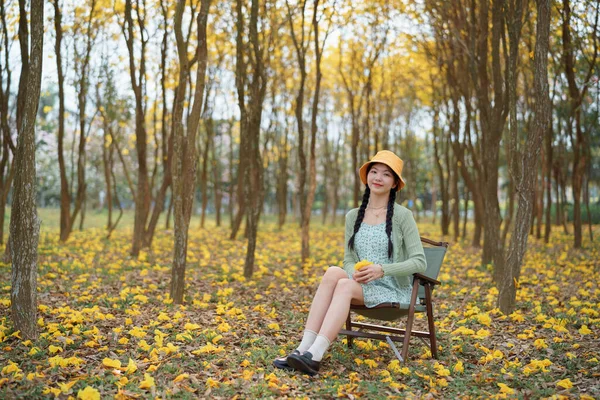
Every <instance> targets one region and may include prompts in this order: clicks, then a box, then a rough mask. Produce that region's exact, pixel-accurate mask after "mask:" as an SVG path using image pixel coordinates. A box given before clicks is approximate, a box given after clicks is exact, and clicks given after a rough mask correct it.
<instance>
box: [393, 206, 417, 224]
mask: <svg viewBox="0 0 600 400" xmlns="http://www.w3.org/2000/svg"><path fill="white" fill-rule="evenodd" d="M406 218H414V217H413V213H412V211H411V210H409V209H408V208H406V207H404V206H402V205H400V204H398V203H396V204H394V219H396V221H397V222H398V223H401V222H402V221H405V220H406Z"/></svg>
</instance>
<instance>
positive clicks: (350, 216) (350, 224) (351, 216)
mask: <svg viewBox="0 0 600 400" xmlns="http://www.w3.org/2000/svg"><path fill="white" fill-rule="evenodd" d="M355 221H356V209H353V210H350V211H348V213H347V214H346V230H345V235H344V269H345V270H346V271H352V270H353V268H354V264H356V263H357V262H358V257H357V256H356V252H354V251H352V250H351V249H349V248H348V240H350V237H351V236H352V233H353V231H354V222H355Z"/></svg>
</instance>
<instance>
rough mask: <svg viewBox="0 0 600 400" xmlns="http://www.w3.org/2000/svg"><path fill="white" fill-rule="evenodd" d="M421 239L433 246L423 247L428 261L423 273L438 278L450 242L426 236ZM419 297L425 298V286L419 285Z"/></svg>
mask: <svg viewBox="0 0 600 400" xmlns="http://www.w3.org/2000/svg"><path fill="white" fill-rule="evenodd" d="M421 241H422V242H423V243H426V244H429V245H431V246H432V247H423V251H425V260H426V261H427V269H426V270H425V272H424V273H423V275H425V276H427V277H429V278H432V279H437V277H438V275H439V273H440V269H441V267H442V263H443V262H444V256H445V255H446V250H447V249H448V243H446V242H434V241H432V240H429V239H425V238H421ZM419 298H425V288H423V286H421V287H419Z"/></svg>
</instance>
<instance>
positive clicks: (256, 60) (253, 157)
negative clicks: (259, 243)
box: [236, 0, 267, 278]
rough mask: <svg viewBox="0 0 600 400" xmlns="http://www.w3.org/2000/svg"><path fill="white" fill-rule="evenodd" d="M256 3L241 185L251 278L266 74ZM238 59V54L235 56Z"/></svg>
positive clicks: (258, 209) (253, 6) (260, 178)
mask: <svg viewBox="0 0 600 400" xmlns="http://www.w3.org/2000/svg"><path fill="white" fill-rule="evenodd" d="M241 1H242V0H237V2H236V3H237V8H238V11H239V13H238V18H240V19H241V18H243V17H242V15H241V9H242V6H241ZM258 3H259V0H252V4H251V8H250V21H249V25H248V31H249V32H248V38H249V44H250V47H249V48H250V49H251V51H252V52H253V57H250V59H251V62H252V67H253V68H252V81H251V82H250V83H249V92H250V93H249V94H250V96H249V100H248V104H247V105H248V106H249V108H248V110H249V113H248V115H247V117H248V122H247V125H246V126H247V128H248V144H249V146H248V150H249V151H248V154H249V157H248V158H249V160H248V174H247V176H248V179H247V181H246V182H245V186H246V191H245V193H246V195H247V198H248V206H247V207H246V210H247V214H246V216H247V222H246V223H247V225H246V228H247V235H246V236H247V239H248V246H247V251H246V260H245V262H244V276H245V277H246V278H250V277H252V274H253V273H254V255H255V250H256V235H257V232H258V221H259V218H260V212H261V204H258V203H259V200H260V199H261V198H262V191H263V171H262V157H261V154H260V123H261V119H262V108H263V101H264V99H265V92H266V89H267V74H266V71H265V67H264V64H263V50H262V49H261V46H260V41H259V36H258ZM238 56H240V54H238Z"/></svg>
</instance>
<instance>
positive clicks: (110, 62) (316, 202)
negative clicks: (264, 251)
mask: <svg viewBox="0 0 600 400" xmlns="http://www.w3.org/2000/svg"><path fill="white" fill-rule="evenodd" d="M212 3H213V4H210V2H208V1H206V0H202V1H201V0H197V1H194V0H192V1H179V2H176V3H173V2H166V1H164V0H157V1H146V0H125V1H122V0H118V1H113V2H110V1H105V0H89V1H85V2H81V3H74V2H69V1H60V0H52V1H50V2H48V3H47V4H45V5H44V4H41V5H40V4H38V3H34V2H32V3H31V4H29V3H27V2H26V1H24V0H21V1H19V2H18V3H17V2H14V1H7V0H0V19H1V27H2V28H1V29H0V38H1V42H2V46H1V47H0V49H1V50H0V56H1V57H0V60H1V61H0V62H1V64H0V70H1V72H2V73H1V79H2V80H1V81H0V83H1V85H0V126H1V128H2V135H1V139H2V155H1V157H0V213H2V214H3V215H4V213H5V210H6V205H7V202H9V203H10V202H11V201H12V214H11V218H13V215H15V211H16V210H18V207H15V206H17V190H16V188H15V189H14V190H12V191H11V187H12V185H13V183H14V184H16V176H17V175H18V173H17V172H18V169H17V162H18V157H17V156H16V154H17V147H18V146H17V142H18V141H19V138H20V137H21V136H20V134H21V131H22V130H23V129H25V128H24V127H23V121H24V120H23V118H24V115H27V112H29V113H31V112H34V115H35V114H37V119H36V121H37V133H36V141H35V142H34V145H35V148H36V151H35V156H36V157H37V160H36V163H37V167H38V170H37V174H38V175H37V178H36V183H37V194H36V196H37V201H38V203H41V202H43V204H45V205H56V206H59V207H60V221H61V223H60V238H61V240H62V241H66V240H68V238H69V235H70V233H71V232H72V231H73V229H82V228H83V227H84V226H85V214H86V212H87V211H88V210H89V209H91V208H106V209H108V219H107V224H106V227H107V236H108V237H110V233H111V232H112V231H113V230H114V229H115V228H116V226H117V225H118V223H119V221H120V218H121V215H122V212H123V208H133V209H134V210H135V217H134V226H133V235H132V246H131V253H132V255H133V256H136V255H137V254H139V251H140V250H141V249H143V248H151V246H152V239H153V236H154V232H155V231H156V229H158V221H159V217H160V216H161V215H162V214H165V213H166V214H167V218H166V221H167V222H166V224H167V227H168V226H169V224H170V221H171V219H173V220H174V224H175V232H176V233H175V238H176V241H175V242H176V244H175V250H174V269H173V281H174V282H176V281H178V280H180V282H181V284H182V282H183V280H182V279H181V277H182V276H183V275H182V274H184V273H185V254H186V246H187V231H188V229H189V221H190V216H191V214H192V213H193V212H194V211H195V210H198V212H199V213H200V214H201V227H204V225H205V221H206V215H207V213H209V212H210V213H214V215H215V220H216V224H217V225H221V224H223V223H226V222H227V223H229V224H230V229H231V237H232V238H235V237H237V236H238V234H239V231H240V229H241V228H243V234H244V236H245V237H246V239H247V241H248V253H247V254H248V255H247V258H246V266H245V274H246V276H251V275H252V271H253V265H254V246H255V241H256V232H257V229H258V222H259V220H260V219H261V218H262V217H264V214H265V213H268V214H274V215H275V216H276V219H277V223H278V224H279V226H282V225H283V224H285V223H286V222H288V223H289V222H290V217H291V216H293V217H294V218H295V219H296V220H297V221H298V222H299V224H300V227H301V232H302V234H301V235H300V237H299V240H300V241H301V243H302V259H303V260H304V261H306V260H308V259H309V257H310V223H311V218H310V217H311V215H313V214H314V213H315V212H316V211H318V212H319V214H320V219H321V221H322V223H342V221H343V215H344V211H345V210H347V209H349V208H351V207H355V206H357V205H358V201H359V197H360V192H361V191H362V188H361V185H360V182H359V178H358V175H357V173H356V171H357V169H358V167H360V165H361V163H362V162H364V161H365V160H367V159H368V158H370V157H371V156H372V155H373V154H374V153H375V152H376V151H377V150H380V149H384V148H386V149H390V150H393V151H395V152H397V153H398V154H399V155H400V156H401V157H402V158H403V159H404V161H405V171H404V175H405V178H406V181H407V182H408V184H407V186H406V189H405V190H403V191H402V192H401V193H400V196H399V197H400V198H399V201H400V202H407V203H408V204H409V205H411V208H412V209H413V210H414V211H416V212H417V215H419V213H420V212H422V211H424V210H427V211H433V217H434V218H435V219H436V220H437V218H439V220H437V221H438V222H439V223H440V225H441V230H442V232H443V234H451V235H452V236H453V237H454V239H455V240H457V239H458V238H460V237H463V236H467V235H468V236H469V237H470V238H471V242H472V244H473V245H474V246H476V247H478V246H483V255H482V262H483V263H490V262H493V263H494V265H495V276H496V278H497V282H498V284H499V286H501V282H507V283H506V285H507V287H506V288H505V289H506V290H505V291H503V290H501V295H500V298H503V296H504V295H505V293H508V295H507V297H506V298H507V299H509V300H510V299H511V298H512V300H510V301H509V300H507V301H508V302H507V303H504V306H503V310H508V309H510V308H511V307H512V306H511V301H514V290H515V288H514V280H515V279H518V266H520V262H521V261H520V260H521V258H522V255H523V252H524V247H523V246H524V244H526V242H527V234H528V233H529V232H530V231H531V232H532V233H533V234H535V235H536V236H537V237H539V238H541V237H542V236H543V237H544V238H545V240H546V241H548V238H549V236H550V234H551V229H550V228H551V226H552V225H561V226H562V227H563V229H565V230H570V229H572V230H573V237H574V246H575V247H580V246H581V244H582V237H583V234H584V223H586V222H587V224H588V226H589V225H591V224H592V222H593V220H592V219H593V218H598V217H594V210H598V207H599V206H598V204H597V203H598V195H597V193H598V181H599V170H600V168H599V165H598V159H599V154H598V148H599V146H598V145H597V143H599V142H600V127H599V118H598V106H599V103H600V102H599V96H600V90H599V83H598V66H597V65H598V63H597V56H598V12H599V4H598V1H592V0H588V1H581V2H577V3H572V2H570V1H566V0H565V1H556V2H546V1H541V0H539V1H536V2H530V1H523V0H519V1H516V0H509V1H501V2H490V1H485V0H481V1H480V0H471V1H466V0H460V1H459V0H456V1H455V0H452V1H443V2H442V1H435V0H431V1H429V0H428V1H425V2H421V3H414V4H413V3H406V2H399V1H373V2H367V3H365V4H361V5H352V6H351V5H349V4H345V3H343V2H339V1H335V0H327V1H324V0H313V1H304V0H295V1H291V0H286V1H267V0H264V1H258V0H253V1H251V2H243V1H239V0H237V1H224V2H212ZM34 7H39V9H36V11H39V12H41V13H42V15H44V16H45V17H44V23H43V26H44V29H45V33H44V41H45V45H46V46H45V48H44V50H45V51H44V57H43V62H44V64H43V69H44V73H43V76H44V79H43V84H42V87H43V90H42V93H41V96H40V101H39V105H38V104H35V108H36V109H37V110H33V111H32V110H31V109H28V108H27V99H30V98H31V96H30V95H29V94H28V93H27V89H26V88H27V84H28V83H31V80H30V79H29V69H30V68H31V66H30V64H29V52H33V51H34V48H32V49H31V50H30V49H29V45H28V34H29V33H28V32H29V31H30V30H31V31H32V34H33V31H34V29H33V27H34V22H33V17H34V15H33V10H34ZM27 12H31V16H30V18H31V21H28V18H27ZM34 92H35V91H34ZM34 92H33V93H34ZM23 137H25V136H23ZM30 151H32V150H30ZM57 165H58V168H56V166H57ZM571 202H572V205H571V204H570V203H571ZM594 202H595V203H596V204H594ZM567 210H568V211H569V213H570V214H569V215H571V217H568V214H567ZM28 212H30V213H31V210H30V211H28ZM596 213H597V211H596ZM290 214H291V215H290ZM471 216H472V221H473V229H470V230H469V231H467V229H466V221H467V218H469V217H471ZM224 217H226V218H224ZM461 218H463V219H462V220H461ZM571 219H572V222H573V226H572V228H571V226H570V224H569V222H570V221H571ZM524 221H526V223H525V222H524ZM314 222H315V219H314V218H313V221H312V223H314ZM3 229H4V228H3V225H0V240H2V241H4V240H6V239H5V238H6V235H4V232H3ZM192 229H197V228H196V227H192ZM511 230H512V232H513V233H512V235H511V237H512V241H511V242H508V246H507V245H506V243H507V241H508V237H509V235H508V234H509V233H510V232H511ZM588 233H589V235H590V236H591V233H592V231H591V229H589V231H588ZM12 236H13V234H12V233H11V237H12ZM15 240H21V239H15ZM10 243H11V241H10V240H9V242H8V246H7V251H6V253H7V256H8V257H10V256H11V255H12V254H13V253H12V252H11V251H12V250H11V246H10ZM519 244H520V246H521V247H519ZM519 254H520V256H519ZM176 265H177V267H175V266H176ZM506 277H510V278H515V279H506ZM511 293H512V294H511ZM171 294H172V295H174V296H175V299H176V301H181V299H182V297H181V296H183V289H182V286H181V287H180V286H178V285H177V284H174V286H173V287H172V289H171Z"/></svg>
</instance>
